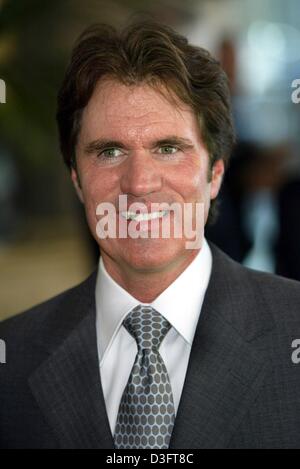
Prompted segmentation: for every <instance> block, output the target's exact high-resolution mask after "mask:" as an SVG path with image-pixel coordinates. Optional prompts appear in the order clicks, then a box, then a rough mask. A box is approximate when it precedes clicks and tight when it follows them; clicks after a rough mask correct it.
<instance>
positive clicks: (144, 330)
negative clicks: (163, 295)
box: [123, 305, 171, 350]
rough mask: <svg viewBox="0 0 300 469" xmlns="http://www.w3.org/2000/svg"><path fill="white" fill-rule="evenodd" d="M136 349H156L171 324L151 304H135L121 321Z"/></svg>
mask: <svg viewBox="0 0 300 469" xmlns="http://www.w3.org/2000/svg"><path fill="white" fill-rule="evenodd" d="M123 325H124V327H125V328H126V329H127V331H128V332H129V333H130V334H131V335H132V336H133V337H134V338H135V340H136V342H137V346H138V349H139V350H140V349H141V350H143V349H150V350H151V349H155V350H158V349H159V347H160V344H161V343H162V341H163V339H164V338H165V336H166V334H167V332H168V331H169V329H170V328H171V324H170V323H169V322H168V321H167V320H166V319H165V318H164V317H163V316H162V315H161V314H160V313H159V312H158V311H156V310H155V309H154V308H152V307H151V306H142V305H138V306H136V307H135V308H134V309H133V310H132V311H131V312H130V313H129V314H128V316H127V317H126V319H125V321H124V322H123Z"/></svg>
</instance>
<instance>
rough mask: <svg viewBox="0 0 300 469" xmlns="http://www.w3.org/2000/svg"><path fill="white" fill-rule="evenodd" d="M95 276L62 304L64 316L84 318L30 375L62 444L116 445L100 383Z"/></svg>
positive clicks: (66, 445)
mask: <svg viewBox="0 0 300 469" xmlns="http://www.w3.org/2000/svg"><path fill="white" fill-rule="evenodd" d="M94 280H95V275H94V278H93V279H92V280H91V281H89V282H88V284H87V285H86V286H85V288H80V289H79V291H78V292H77V291H76V295H75V296H76V297H75V296H74V294H73V295H72V297H71V299H70V301H69V302H67V304H66V305H65V307H64V308H62V307H60V315H64V314H66V315H68V314H70V311H71V314H72V317H77V320H78V319H79V322H78V323H77V324H76V326H75V327H74V329H73V330H72V332H71V333H70V331H69V334H68V335H67V336H66V337H65V338H64V340H63V341H62V343H61V344H60V345H59V346H58V347H56V348H55V350H54V352H52V353H51V355H50V357H49V358H48V359H47V360H46V361H44V362H43V363H42V365H41V366H40V367H39V368H38V369H37V370H36V371H35V372H34V374H33V375H32V376H31V377H30V379H29V385H30V387H31V390H32V392H33V394H34V396H35V398H36V400H37V402H38V404H39V406H40V408H41V410H42V412H43V414H44V416H45V417H46V419H47V421H48V423H49V424H50V425H51V427H52V429H53V431H54V432H55V434H56V436H57V438H58V440H59V442H60V446H61V448H70V449H75V448H78V449H80V448H86V449H89V448H95V449H97V448H113V447H114V444H113V439H112V435H111V431H110V427H109V422H108V417H107V414H106V408H105V402H104V397H103V393H102V387H101V382H100V370H99V361H98V354H97V341H96V328H95V304H94V287H95V283H94ZM76 300H77V301H76ZM80 308H81V309H82V311H81V312H80V311H79V309H80ZM81 316H82V317H81ZM66 323H67V321H66ZM69 328H70V323H69ZM53 332H54V333H55V331H53ZM57 332H58V333H61V331H59V329H58V330H56V333H57Z"/></svg>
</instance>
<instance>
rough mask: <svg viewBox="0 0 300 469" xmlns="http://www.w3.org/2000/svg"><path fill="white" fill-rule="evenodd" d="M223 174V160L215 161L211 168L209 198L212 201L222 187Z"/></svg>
mask: <svg viewBox="0 0 300 469" xmlns="http://www.w3.org/2000/svg"><path fill="white" fill-rule="evenodd" d="M224 172H225V166H224V161H223V160H221V159H220V160H217V161H216V162H215V164H214V166H213V168H212V177H211V183H210V198H211V199H212V200H213V199H215V198H216V197H217V195H218V193H219V190H220V188H221V185H222V180H223V176H224Z"/></svg>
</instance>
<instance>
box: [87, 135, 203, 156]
mask: <svg viewBox="0 0 300 469" xmlns="http://www.w3.org/2000/svg"><path fill="white" fill-rule="evenodd" d="M164 145H174V146H180V147H183V148H185V149H187V148H192V147H194V144H193V142H192V141H191V140H189V139H188V138H183V137H177V136H175V135H171V136H167V137H164V138H163V139H159V140H155V141H154V142H153V143H152V144H151V145H150V147H151V148H156V147H160V146H164ZM107 148H124V149H126V145H124V143H122V142H120V141H118V140H109V139H101V138H100V139H97V140H94V141H93V142H90V143H88V144H87V145H86V146H85V147H84V151H85V153H95V152H101V151H103V150H105V149H107Z"/></svg>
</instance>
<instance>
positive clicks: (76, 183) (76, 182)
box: [71, 168, 84, 204]
mask: <svg viewBox="0 0 300 469" xmlns="http://www.w3.org/2000/svg"><path fill="white" fill-rule="evenodd" d="M71 179H72V182H73V185H74V187H75V190H76V193H77V195H78V197H79V200H80V202H81V203H83V204H84V198H83V194H82V189H81V185H80V179H79V176H78V174H77V171H76V169H75V168H72V169H71Z"/></svg>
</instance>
